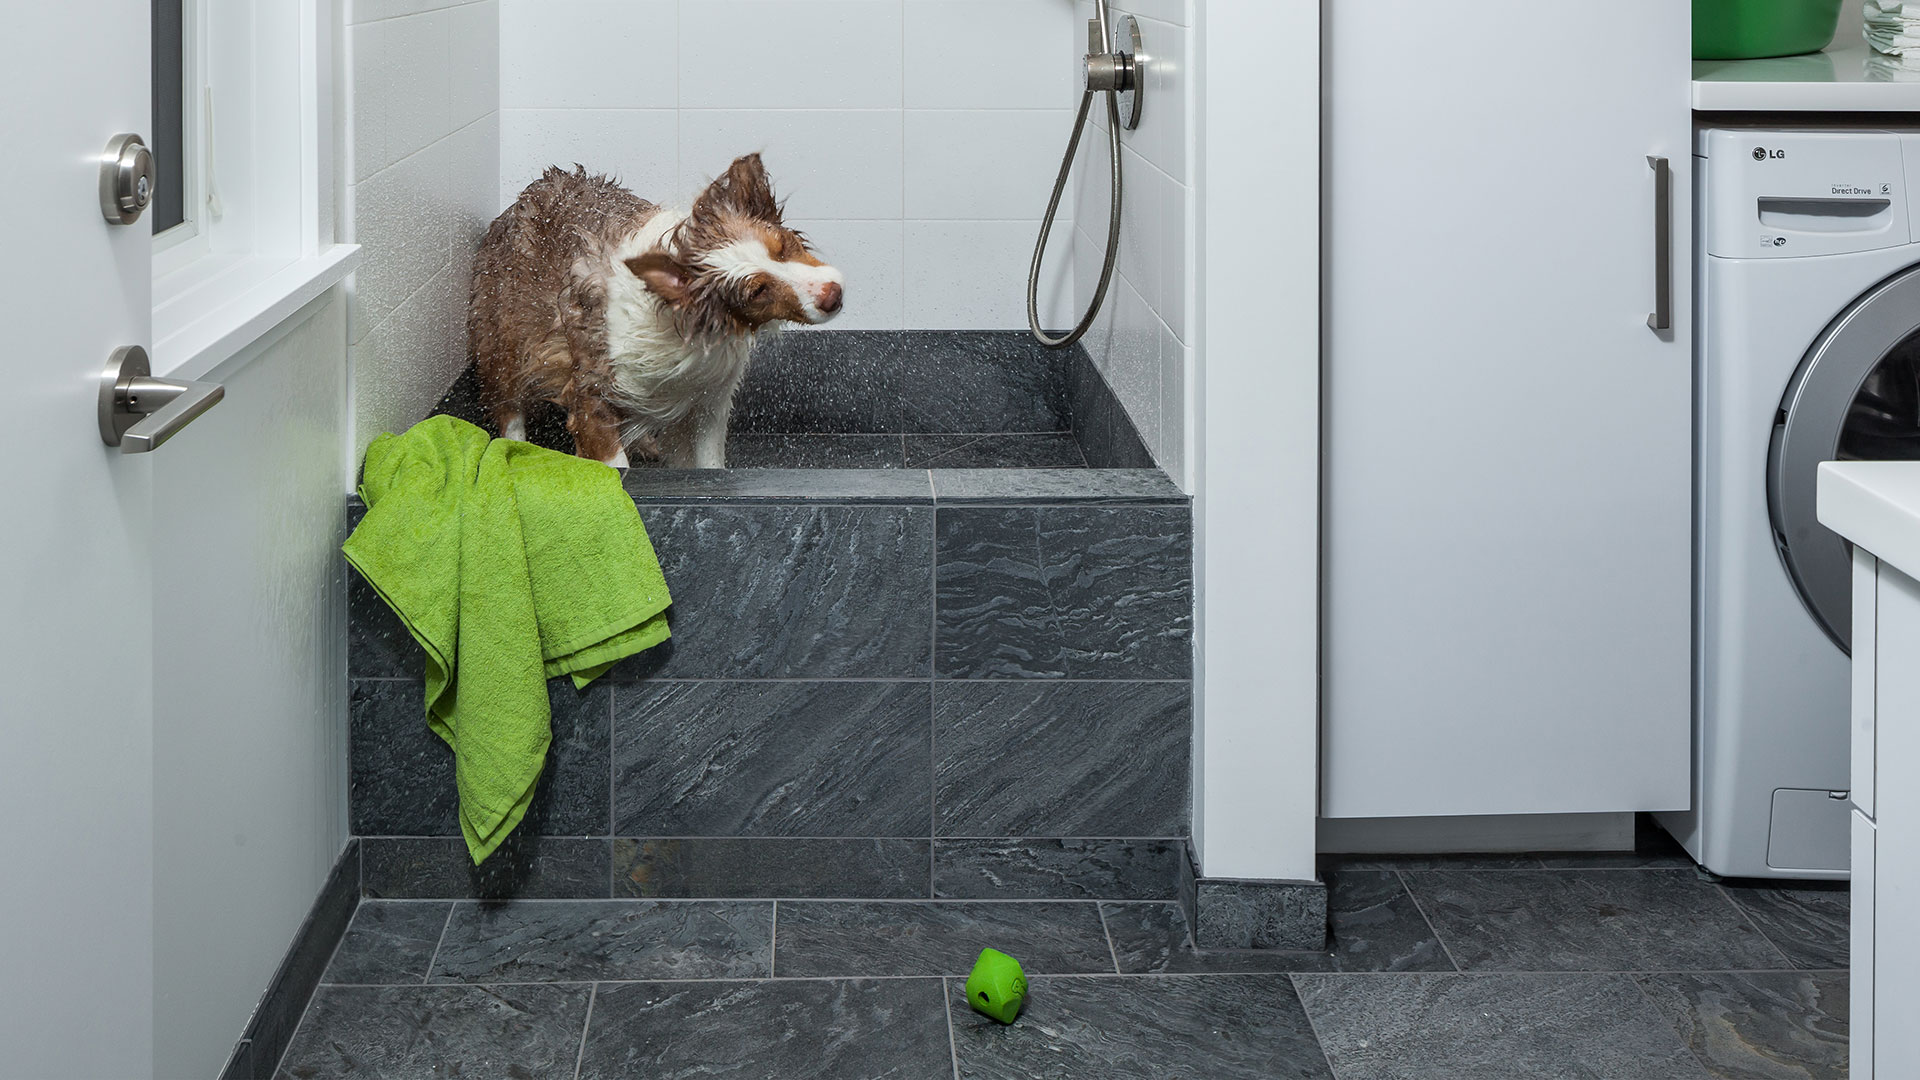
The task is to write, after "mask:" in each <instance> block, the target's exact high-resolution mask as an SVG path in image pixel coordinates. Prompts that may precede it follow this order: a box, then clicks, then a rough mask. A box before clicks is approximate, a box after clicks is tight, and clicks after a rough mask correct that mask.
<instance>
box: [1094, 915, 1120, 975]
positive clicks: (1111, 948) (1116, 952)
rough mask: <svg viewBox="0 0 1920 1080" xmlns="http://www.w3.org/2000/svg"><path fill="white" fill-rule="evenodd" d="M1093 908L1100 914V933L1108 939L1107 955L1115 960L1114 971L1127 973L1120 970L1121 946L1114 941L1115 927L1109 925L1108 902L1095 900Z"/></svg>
mask: <svg viewBox="0 0 1920 1080" xmlns="http://www.w3.org/2000/svg"><path fill="white" fill-rule="evenodd" d="M1093 910H1094V911H1096V912H1099V914H1100V934H1101V936H1102V937H1105V938H1106V939H1107V956H1108V958H1109V959H1111V960H1112V961H1113V973H1114V974H1115V975H1125V974H1126V972H1124V971H1121V970H1120V948H1119V946H1117V945H1115V944H1114V943H1113V927H1111V926H1108V925H1107V904H1106V901H1104V900H1095V901H1094V902H1093Z"/></svg>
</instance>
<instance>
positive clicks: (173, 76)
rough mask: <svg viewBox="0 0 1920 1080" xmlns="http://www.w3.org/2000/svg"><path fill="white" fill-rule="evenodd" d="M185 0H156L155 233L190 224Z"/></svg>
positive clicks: (152, 138) (151, 143)
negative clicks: (185, 222) (156, 177)
mask: <svg viewBox="0 0 1920 1080" xmlns="http://www.w3.org/2000/svg"><path fill="white" fill-rule="evenodd" d="M184 2H185V0H153V123H152V125H151V126H150V127H149V129H148V130H149V131H150V132H151V134H150V135H149V136H148V145H149V146H151V147H152V149H153V161H154V168H155V169H156V170H157V171H158V173H159V177H158V182H157V183H156V184H155V191H154V196H153V209H152V210H151V211H150V212H151V213H152V214H153V234H154V235H155V236H158V235H160V234H161V233H163V232H166V231H167V230H168V229H171V228H173V227H175V226H176V225H179V224H181V223H183V222H184V221H186V217H187V188H186V178H187V172H186V106H187V99H186V86H185V81H184V80H185V76H186V67H187V64H186V55H187V54H186V46H187V38H186V32H185V31H186V27H185V24H184V22H183V16H184V14H185V13H184V11H183V10H182V7H183V5H184Z"/></svg>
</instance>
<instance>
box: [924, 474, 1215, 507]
mask: <svg viewBox="0 0 1920 1080" xmlns="http://www.w3.org/2000/svg"><path fill="white" fill-rule="evenodd" d="M932 475H933V491H934V499H935V501H936V502H938V503H940V504H941V505H943V506H945V505H962V504H983V505H1008V504H1030V503H1040V504H1045V505H1048V506H1071V505H1080V504H1094V505H1102V506H1131V505H1143V506H1186V505H1187V504H1188V503H1189V502H1190V501H1191V500H1189V498H1188V497H1187V495H1186V494H1185V493H1183V492H1182V491H1181V490H1180V488H1179V487H1178V486H1177V485H1176V484H1174V482H1173V481H1172V480H1169V479H1167V474H1166V473H1163V472H1161V471H1160V470H1159V469H1097V468H1096V469H934V470H932Z"/></svg>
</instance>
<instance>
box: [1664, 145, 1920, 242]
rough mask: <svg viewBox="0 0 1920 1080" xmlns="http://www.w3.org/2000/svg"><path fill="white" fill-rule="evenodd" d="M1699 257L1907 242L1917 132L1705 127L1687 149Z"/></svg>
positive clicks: (1917, 165)
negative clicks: (1691, 154)
mask: <svg viewBox="0 0 1920 1080" xmlns="http://www.w3.org/2000/svg"><path fill="white" fill-rule="evenodd" d="M1695 153H1696V155H1698V156H1697V159H1696V164H1697V165H1698V167H1699V184H1700V192H1701V196H1700V197H1701V227H1702V230H1703V234H1704V239H1705V242H1706V253H1707V254H1709V255H1718V256H1720V257H1722V258H1733V259H1791V258H1798V257H1805V256H1809V255H1839V254H1844V253H1846V252H1850V251H1873V250H1877V249H1880V248H1888V247H1898V246H1900V245H1902V244H1909V243H1912V242H1914V237H1913V235H1912V231H1911V222H1912V221H1913V220H1914V216H1915V215H1914V213H1913V210H1912V208H1911V207H1909V206H1908V202H1907V192H1908V184H1907V177H1908V175H1909V171H1910V170H1912V171H1913V173H1914V174H1915V175H1920V132H1912V133H1907V132H1899V131H1888V130H1857V131H1831V130H1829V131H1814V130H1779V129H1759V128H1709V129H1706V130H1703V131H1701V132H1700V133H1699V136H1698V139H1697V142H1696V144H1695Z"/></svg>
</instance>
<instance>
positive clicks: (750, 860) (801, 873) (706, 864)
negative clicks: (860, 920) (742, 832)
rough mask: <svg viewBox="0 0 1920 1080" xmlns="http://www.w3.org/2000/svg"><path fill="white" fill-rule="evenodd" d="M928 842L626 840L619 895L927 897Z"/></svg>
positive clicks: (616, 861) (618, 855) (616, 846)
mask: <svg viewBox="0 0 1920 1080" xmlns="http://www.w3.org/2000/svg"><path fill="white" fill-rule="evenodd" d="M929 847H930V844H929V842H928V841H926V840H905V839H866V840H863V839H846V840H820V839H788V838H784V837H782V838H778V839H744V838H712V839H652V840H648V839H622V840H615V841H614V842H613V891H614V894H615V895H617V896H658V897H738V898H749V897H792V898H796V899H798V898H845V899H902V900H904V899H921V898H925V897H926V896H927V867H928V865H929V856H928V848H929Z"/></svg>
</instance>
